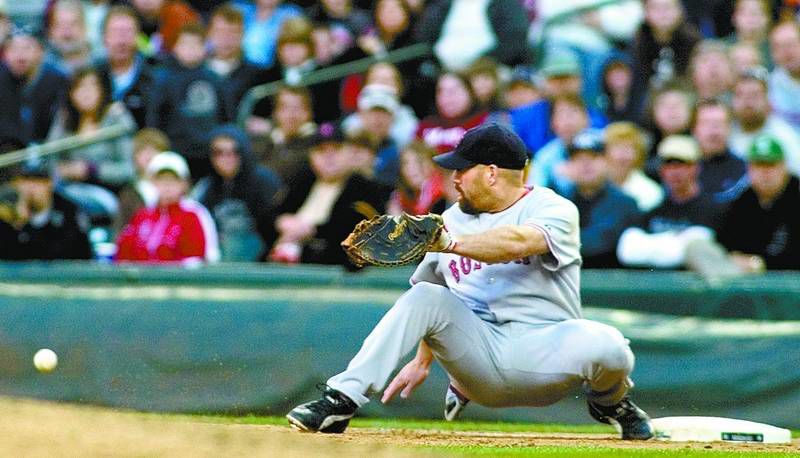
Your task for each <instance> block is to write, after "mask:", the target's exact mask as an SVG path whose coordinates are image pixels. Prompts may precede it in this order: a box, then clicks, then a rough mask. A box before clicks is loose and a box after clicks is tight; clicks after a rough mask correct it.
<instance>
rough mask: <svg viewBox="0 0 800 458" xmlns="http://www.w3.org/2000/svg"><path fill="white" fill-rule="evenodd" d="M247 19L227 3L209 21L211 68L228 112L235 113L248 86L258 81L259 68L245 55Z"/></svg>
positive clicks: (209, 60)
mask: <svg viewBox="0 0 800 458" xmlns="http://www.w3.org/2000/svg"><path fill="white" fill-rule="evenodd" d="M243 34H244V19H243V17H242V13H241V11H239V10H238V9H237V8H235V7H233V6H232V4H230V3H227V4H224V5H221V6H219V7H217V8H216V9H214V11H213V12H212V13H211V19H210V20H209V24H208V44H209V46H210V48H211V54H210V55H209V57H208V68H209V69H211V71H212V72H214V73H215V74H216V75H217V76H218V77H219V79H220V80H222V86H223V88H224V90H225V96H226V97H225V99H226V101H227V102H226V103H227V105H228V113H230V115H231V116H234V115H235V113H236V111H237V107H238V106H239V102H240V101H241V100H242V98H243V97H244V95H245V93H246V92H247V90H248V89H250V88H251V87H253V86H255V85H256V84H258V80H259V69H258V67H257V66H256V65H255V64H254V63H252V62H250V61H249V60H247V58H246V57H245V56H244V55H243V54H242V36H243Z"/></svg>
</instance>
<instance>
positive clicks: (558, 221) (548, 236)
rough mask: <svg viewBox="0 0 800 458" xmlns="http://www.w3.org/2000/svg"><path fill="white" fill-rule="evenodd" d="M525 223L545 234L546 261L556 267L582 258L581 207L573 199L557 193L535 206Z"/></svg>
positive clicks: (544, 262)
mask: <svg viewBox="0 0 800 458" xmlns="http://www.w3.org/2000/svg"><path fill="white" fill-rule="evenodd" d="M523 224H525V225H528V226H531V227H534V228H536V229H538V230H540V231H541V232H542V234H544V237H545V240H546V241H547V246H548V248H549V249H550V251H549V252H548V253H545V254H543V255H541V260H542V265H543V266H544V267H545V268H546V269H548V270H551V271H556V270H559V269H561V268H562V267H564V266H568V265H570V264H572V263H574V262H580V260H581V254H580V229H579V228H580V226H579V224H578V209H577V208H576V207H575V205H573V204H572V202H570V201H568V200H566V199H564V198H561V197H557V196H554V197H553V198H551V199H548V200H547V201H546V202H544V203H542V204H541V205H537V206H536V207H534V208H531V209H530V211H529V212H528V214H527V215H525V216H524V219H523Z"/></svg>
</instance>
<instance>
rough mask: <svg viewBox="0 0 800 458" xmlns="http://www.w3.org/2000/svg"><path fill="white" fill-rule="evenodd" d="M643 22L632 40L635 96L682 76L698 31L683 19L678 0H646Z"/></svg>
mask: <svg viewBox="0 0 800 458" xmlns="http://www.w3.org/2000/svg"><path fill="white" fill-rule="evenodd" d="M644 16H645V22H644V23H643V24H642V26H641V27H640V28H639V31H638V33H637V34H636V38H635V40H634V43H633V69H634V74H635V75H636V83H635V85H634V87H635V88H637V91H636V94H637V97H642V96H643V95H644V94H646V93H647V92H648V91H649V90H650V89H651V88H655V89H658V88H660V87H661V86H662V85H663V84H664V83H666V82H667V81H670V80H672V79H675V78H679V77H681V76H683V75H685V73H686V70H687V68H688V67H689V58H690V56H691V55H692V50H693V49H694V47H695V45H696V44H697V42H698V41H700V34H699V33H698V31H697V29H696V28H695V27H694V26H693V25H691V24H690V23H688V22H686V20H685V18H686V16H685V13H684V10H683V7H682V5H681V3H680V1H679V0H646V1H645V2H644Z"/></svg>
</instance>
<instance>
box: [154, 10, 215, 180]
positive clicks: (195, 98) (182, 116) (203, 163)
mask: <svg viewBox="0 0 800 458" xmlns="http://www.w3.org/2000/svg"><path fill="white" fill-rule="evenodd" d="M174 54H175V55H174V58H173V59H170V60H169V61H168V62H167V64H166V65H165V67H164V68H163V69H162V70H161V72H160V73H159V74H158V75H157V77H156V81H155V84H154V88H153V94H152V104H151V106H150V109H149V110H148V116H147V119H148V121H147V125H148V126H149V127H155V128H157V129H160V130H162V131H164V132H165V133H166V134H167V136H169V138H170V141H171V142H172V146H173V147H174V148H176V149H177V150H178V151H180V152H181V154H183V156H184V157H185V158H186V159H187V161H188V162H189V167H190V168H191V170H192V173H193V174H195V175H196V176H203V175H205V174H207V173H208V171H209V170H210V167H211V164H209V163H208V154H207V153H206V151H207V146H206V140H207V138H208V132H210V131H211V130H212V129H213V128H214V127H216V126H218V125H219V124H221V123H223V122H226V121H227V120H228V119H229V118H228V113H227V110H226V106H225V97H224V91H223V89H222V85H221V83H220V80H219V78H217V75H215V74H214V73H213V72H212V71H211V70H209V69H208V68H207V67H206V66H205V65H204V60H205V31H204V30H203V28H202V26H200V25H197V24H189V25H187V26H185V27H184V28H183V29H181V31H180V33H179V34H178V40H177V41H176V42H175V53H174Z"/></svg>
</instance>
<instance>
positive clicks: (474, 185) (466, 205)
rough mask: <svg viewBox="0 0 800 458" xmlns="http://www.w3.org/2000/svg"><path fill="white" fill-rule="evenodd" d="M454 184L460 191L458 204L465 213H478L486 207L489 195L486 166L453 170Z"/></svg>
mask: <svg viewBox="0 0 800 458" xmlns="http://www.w3.org/2000/svg"><path fill="white" fill-rule="evenodd" d="M453 185H455V188H456V191H457V192H458V196H459V198H458V206H459V207H461V210H462V211H463V212H464V213H469V214H476V213H480V212H481V211H483V208H485V205H484V202H485V201H486V198H487V197H488V192H487V191H488V185H487V184H486V166H485V165H480V164H479V165H476V166H473V167H470V168H466V169H461V170H455V171H454V172H453Z"/></svg>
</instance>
